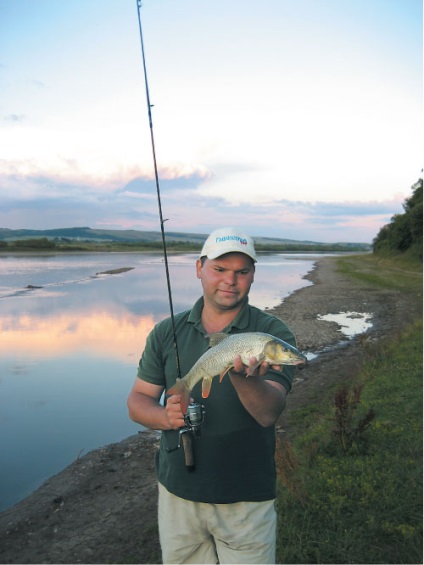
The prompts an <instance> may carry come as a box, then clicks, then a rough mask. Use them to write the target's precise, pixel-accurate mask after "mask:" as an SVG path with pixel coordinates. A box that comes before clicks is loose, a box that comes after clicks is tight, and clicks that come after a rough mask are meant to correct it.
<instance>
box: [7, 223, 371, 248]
mask: <svg viewBox="0 0 424 565" xmlns="http://www.w3.org/2000/svg"><path fill="white" fill-rule="evenodd" d="M207 236H208V234H198V233H185V232H181V233H180V232H166V240H167V242H175V243H191V244H194V245H198V246H199V247H200V246H201V245H202V244H203V242H204V241H205V239H206V238H207ZM41 237H42V238H47V239H52V240H61V241H66V240H68V241H86V242H104V243H106V242H117V243H125V242H128V243H154V242H160V241H161V238H162V236H161V232H160V231H138V230H103V229H92V228H89V227H74V228H56V229H50V230H30V229H20V230H11V229H7V228H0V241H5V242H6V241H16V240H24V239H32V238H41ZM254 240H255V243H256V245H258V246H259V247H261V246H278V245H284V246H288V245H290V246H293V247H294V248H295V247H299V246H300V247H302V248H304V247H305V246H310V247H314V248H317V247H321V246H322V247H328V246H329V244H328V243H320V242H317V241H308V240H304V241H297V240H293V239H285V238H276V237H256V236H254ZM330 245H335V246H340V247H343V248H347V249H349V248H352V249H355V250H358V249H359V250H364V251H368V250H370V249H371V245H369V244H366V243H344V242H335V243H333V244H330Z"/></svg>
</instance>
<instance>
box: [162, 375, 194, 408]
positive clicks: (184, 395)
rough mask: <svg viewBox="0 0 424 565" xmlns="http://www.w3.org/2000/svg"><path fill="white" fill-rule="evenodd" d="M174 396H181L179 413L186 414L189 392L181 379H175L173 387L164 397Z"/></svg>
mask: <svg viewBox="0 0 424 565" xmlns="http://www.w3.org/2000/svg"><path fill="white" fill-rule="evenodd" d="M174 394H177V395H179V396H181V412H182V413H183V414H187V408H188V404H189V402H190V391H189V389H188V388H187V387H186V385H185V383H184V382H183V379H177V382H176V383H175V384H174V386H172V387H171V388H170V389H169V390H167V391H166V396H172V395H174Z"/></svg>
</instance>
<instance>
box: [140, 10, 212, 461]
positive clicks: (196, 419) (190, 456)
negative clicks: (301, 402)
mask: <svg viewBox="0 0 424 565" xmlns="http://www.w3.org/2000/svg"><path fill="white" fill-rule="evenodd" d="M141 5H142V4H141V0H137V14H138V28H139V31H140V43H141V55H142V60H143V71H144V84H145V87H146V101H147V113H148V116H149V127H150V139H151V144H152V154H153V165H154V170H155V180H156V192H157V197H158V208H159V219H160V229H161V234H162V246H163V257H164V262H165V272H166V283H167V287H168V299H169V310H170V313H171V324H172V333H173V341H174V351H175V362H176V365H177V376H178V378H179V379H180V378H181V366H180V357H179V354H178V344H177V332H176V329H175V318H174V307H173V305H172V292H171V278H170V276H169V266H168V254H167V252H166V238H165V229H164V223H165V222H166V220H164V219H163V214H162V204H161V197H160V187H159V174H158V167H157V161H156V150H155V139H154V135H153V119H152V104H151V103H150V94H149V84H148V80H147V69H146V57H145V54H144V42H143V31H142V27H141V14H140V10H141ZM204 414H205V410H204V407H203V406H201V405H200V404H198V403H197V402H194V403H190V404H189V406H188V409H187V414H184V422H185V426H184V427H183V428H181V429H180V431H179V436H178V445H177V447H175V448H171V449H168V448H167V451H168V452H169V451H174V449H179V448H180V447H181V444H182V446H183V449H184V460H185V465H186V469H187V470H188V471H194V469H195V462H194V452H193V443H192V442H193V437H200V430H201V426H202V424H203V417H204Z"/></svg>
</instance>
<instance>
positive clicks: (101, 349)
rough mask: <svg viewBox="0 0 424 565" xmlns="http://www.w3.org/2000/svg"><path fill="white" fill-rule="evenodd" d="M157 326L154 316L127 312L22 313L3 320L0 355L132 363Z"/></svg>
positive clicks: (0, 323)
mask: <svg viewBox="0 0 424 565" xmlns="http://www.w3.org/2000/svg"><path fill="white" fill-rule="evenodd" d="M154 324H155V318H154V316H153V315H148V316H141V317H140V316H137V315H135V314H132V313H130V312H123V313H121V314H120V316H119V317H118V316H114V315H113V313H112V312H106V311H104V310H96V309H95V307H93V308H92V309H91V310H89V311H88V312H87V311H86V310H85V311H76V312H74V313H67V312H63V313H59V314H55V315H51V314H47V315H46V316H44V317H40V316H35V315H28V314H21V315H20V316H13V317H12V316H5V317H2V318H1V319H0V333H1V340H0V355H1V356H2V357H4V356H9V357H10V356H15V357H16V359H19V362H20V363H22V356H23V354H24V356H25V358H40V357H43V358H45V357H47V358H51V359H53V358H57V357H62V356H63V355H71V354H78V353H84V352H85V353H87V354H90V355H91V356H95V357H97V356H100V357H102V358H108V359H116V360H119V361H121V362H123V363H131V365H132V366H133V367H134V365H135V361H134V355H135V353H136V352H137V354H138V355H139V354H140V353H141V351H142V350H143V348H144V344H145V341H146V337H147V335H148V333H149V332H150V330H151V329H152V327H153V326H154Z"/></svg>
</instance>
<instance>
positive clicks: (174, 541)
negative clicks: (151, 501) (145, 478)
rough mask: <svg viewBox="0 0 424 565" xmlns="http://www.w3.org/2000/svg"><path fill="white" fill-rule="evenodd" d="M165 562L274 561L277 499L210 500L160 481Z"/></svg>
mask: <svg viewBox="0 0 424 565" xmlns="http://www.w3.org/2000/svg"><path fill="white" fill-rule="evenodd" d="M158 516H159V537H160V544H161V548H162V560H163V563H166V564H170V563H263V564H265V563H275V545H276V525H277V515H276V511H275V501H274V500H266V501H265V502H235V503H232V504H209V503H205V502H192V501H190V500H185V499H183V498H179V497H178V496H175V495H173V494H171V493H170V492H168V491H167V490H166V488H165V487H164V486H163V485H161V484H160V483H159V511H158Z"/></svg>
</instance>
